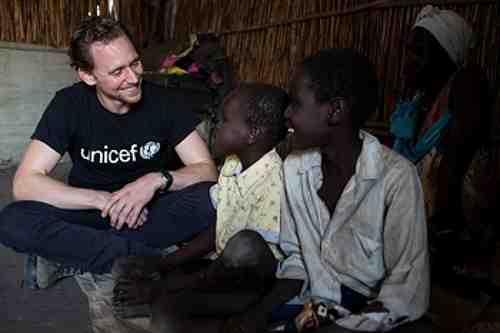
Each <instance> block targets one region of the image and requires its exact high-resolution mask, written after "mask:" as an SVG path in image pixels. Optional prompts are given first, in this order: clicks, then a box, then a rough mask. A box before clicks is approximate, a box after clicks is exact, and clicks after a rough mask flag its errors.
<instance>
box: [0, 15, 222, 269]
mask: <svg viewBox="0 0 500 333" xmlns="http://www.w3.org/2000/svg"><path fill="white" fill-rule="evenodd" d="M69 56H70V58H71V65H72V66H73V67H74V68H75V69H76V71H77V73H78V76H79V78H80V79H81V82H78V83H76V84H74V85H72V86H70V87H67V88H65V89H62V90H60V91H58V92H57V93H56V95H55V97H54V98H53V99H52V101H51V102H50V104H49V105H48V107H47V109H46V110H45V112H44V114H43V116H42V118H41V120H40V122H39V124H38V126H37V128H36V130H35V132H34V134H33V136H32V140H31V142H30V144H29V146H28V148H27V151H26V153H25V155H24V158H23V160H22V162H21V164H20V166H19V169H18V170H17V173H16V176H15V179H14V184H13V193H14V197H15V199H16V202H14V203H13V204H11V205H9V206H7V207H6V208H5V209H4V210H3V211H2V212H1V213H0V242H2V243H3V244H4V245H6V246H9V247H12V248H14V249H15V250H17V251H19V252H25V253H30V254H35V255H38V256H41V257H44V258H47V259H49V260H51V261H55V262H58V263H60V264H62V265H63V266H64V267H71V268H76V269H79V270H80V271H88V272H93V273H104V272H109V270H110V268H111V266H112V264H113V261H114V259H116V258H118V257H123V256H130V255H146V256H147V255H157V254H159V253H160V249H162V248H165V247H168V246H170V245H172V244H175V243H178V242H180V241H183V240H186V239H189V238H191V237H193V236H194V235H196V234H197V233H199V232H200V231H202V230H204V229H205V228H207V227H208V226H209V225H210V224H211V223H213V222H214V219H215V212H214V210H213V208H212V206H211V203H210V201H209V194H208V189H209V187H210V185H211V184H212V182H213V181H215V180H216V168H215V165H214V163H213V162H212V160H211V157H210V154H209V152H208V149H207V146H206V145H205V143H204V141H203V140H202V139H201V137H200V136H199V135H198V133H197V132H196V129H195V128H196V126H197V124H198V122H199V119H198V118H197V116H196V115H195V114H194V113H193V112H192V110H191V109H190V106H189V105H191V104H192V103H191V102H190V101H189V97H188V96H184V95H181V94H179V93H176V94H174V93H172V92H170V91H168V90H166V89H164V88H161V87H159V86H155V85H153V84H151V83H148V82H144V81H143V80H142V74H143V66H142V63H141V59H140V56H139V54H138V52H137V50H136V48H135V47H134V45H133V43H132V42H131V39H130V38H129V35H128V33H127V31H126V30H125V29H124V28H123V26H122V25H121V24H120V23H118V22H116V21H114V20H112V19H111V18H103V17H91V18H87V19H85V20H84V21H83V22H82V24H81V26H80V27H79V28H78V30H77V31H76V32H75V33H74V34H73V36H72V40H71V44H70V48H69ZM65 153H68V154H69V156H70V158H71V160H72V163H73V164H72V169H71V172H70V175H69V178H68V183H67V184H66V183H63V182H60V181H57V180H55V179H53V178H51V177H50V173H51V171H52V170H53V169H54V167H55V166H56V164H57V163H58V161H59V160H60V159H61V157H62V156H63V155H64V154H65ZM175 154H176V155H178V157H179V158H180V160H181V161H182V162H183V163H184V167H182V168H181V169H178V170H168V169H167V161H168V160H170V159H171V157H172V156H173V155H175Z"/></svg>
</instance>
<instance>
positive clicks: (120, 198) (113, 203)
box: [101, 173, 163, 230]
mask: <svg viewBox="0 0 500 333" xmlns="http://www.w3.org/2000/svg"><path fill="white" fill-rule="evenodd" d="M162 184H163V180H162V177H161V175H159V174H158V173H148V174H146V175H144V176H142V177H140V178H139V179H137V180H135V181H134V182H132V183H130V184H127V185H126V186H125V187H123V188H122V189H121V190H119V191H116V192H114V193H113V194H112V195H111V198H110V200H109V201H108V203H107V204H106V205H105V206H104V209H102V210H101V216H102V217H103V218H105V217H107V216H108V215H109V217H110V223H111V226H113V227H114V228H116V229H117V230H120V229H121V228H122V227H123V225H124V224H127V226H128V227H129V228H132V229H135V228H137V227H139V226H141V225H143V224H144V223H145V222H146V219H147V214H148V211H147V209H146V208H145V206H146V205H147V204H148V202H149V201H151V199H152V198H153V196H154V194H155V192H156V191H157V190H158V189H159V188H160V186H162Z"/></svg>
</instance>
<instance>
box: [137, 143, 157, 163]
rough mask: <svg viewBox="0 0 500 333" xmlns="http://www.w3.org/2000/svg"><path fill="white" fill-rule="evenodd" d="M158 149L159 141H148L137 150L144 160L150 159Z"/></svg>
mask: <svg viewBox="0 0 500 333" xmlns="http://www.w3.org/2000/svg"><path fill="white" fill-rule="evenodd" d="M159 151H160V143H159V142H154V141H149V142H148V143H146V144H145V145H144V146H142V147H141V148H140V150H139V154H140V155H141V157H142V158H143V159H145V160H150V159H152V158H153V156H154V155H155V154H156V153H157V152H159Z"/></svg>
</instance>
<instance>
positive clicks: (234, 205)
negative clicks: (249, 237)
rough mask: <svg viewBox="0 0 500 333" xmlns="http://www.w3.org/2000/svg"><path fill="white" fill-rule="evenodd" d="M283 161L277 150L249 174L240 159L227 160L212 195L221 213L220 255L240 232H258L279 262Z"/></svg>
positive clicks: (218, 234)
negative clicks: (228, 242)
mask: <svg viewBox="0 0 500 333" xmlns="http://www.w3.org/2000/svg"><path fill="white" fill-rule="evenodd" d="M281 166H282V161H281V158H280V157H279V155H278V153H276V151H275V150H274V149H273V150H271V151H270V152H268V153H267V154H265V155H264V156H263V157H261V158H260V159H259V160H258V161H257V162H255V163H254V164H252V165H251V166H250V167H249V168H248V169H246V170H245V171H243V172H242V171H241V170H242V164H241V161H240V160H239V158H238V157H237V156H236V155H231V156H229V157H227V158H226V160H225V162H224V165H223V166H222V170H221V172H220V176H219V180H218V182H217V184H216V185H214V186H213V187H212V189H211V191H210V195H211V198H212V202H213V203H214V206H215V207H216V209H217V225H216V242H215V244H216V251H217V254H218V255H220V254H221V252H222V250H223V249H224V247H225V246H226V243H227V241H228V240H229V239H230V238H231V237H232V236H234V235H235V234H236V233H237V232H239V231H241V230H244V229H249V230H253V231H256V232H258V233H259V234H260V235H261V236H262V237H263V238H264V239H265V240H266V241H267V242H268V244H269V247H270V249H271V250H272V251H273V253H274V255H275V257H276V258H277V259H281V251H280V250H279V248H278V245H277V244H278V243H279V232H280V198H281V192H282V189H283V185H282V184H283V183H282V179H283V172H282V169H281Z"/></svg>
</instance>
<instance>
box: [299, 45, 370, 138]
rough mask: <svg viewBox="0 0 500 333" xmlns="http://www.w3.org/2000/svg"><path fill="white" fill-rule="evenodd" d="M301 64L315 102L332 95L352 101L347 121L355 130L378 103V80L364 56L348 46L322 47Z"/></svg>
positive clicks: (325, 101)
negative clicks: (312, 91) (310, 85)
mask: <svg viewBox="0 0 500 333" xmlns="http://www.w3.org/2000/svg"><path fill="white" fill-rule="evenodd" d="M302 67H303V69H304V70H305V71H306V73H307V74H308V75H309V78H310V79H311V81H312V82H313V85H312V89H313V90H314V92H315V97H316V101H317V102H319V103H327V102H330V101H332V100H333V99H334V98H335V97H343V98H346V99H348V100H349V101H350V102H351V104H352V112H351V120H352V123H353V126H354V127H355V128H356V129H359V128H361V127H362V126H363V124H364V123H365V122H366V120H368V118H369V116H370V115H371V113H372V112H373V111H374V110H375V109H376V107H377V103H378V80H377V75H376V72H375V68H374V67H373V65H372V64H371V63H370V61H369V60H368V58H367V57H365V56H363V55H361V54H360V53H358V52H356V51H354V50H352V49H325V50H321V51H320V52H318V53H316V54H314V55H312V56H309V57H307V58H306V59H305V60H304V61H303V62H302Z"/></svg>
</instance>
